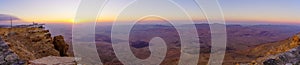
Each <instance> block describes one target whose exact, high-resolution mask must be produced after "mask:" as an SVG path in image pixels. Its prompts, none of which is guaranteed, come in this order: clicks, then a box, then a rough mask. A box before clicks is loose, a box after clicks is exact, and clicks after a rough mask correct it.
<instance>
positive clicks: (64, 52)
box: [53, 35, 69, 56]
mask: <svg viewBox="0 0 300 65" xmlns="http://www.w3.org/2000/svg"><path fill="white" fill-rule="evenodd" d="M53 45H54V48H55V49H56V50H58V51H59V53H60V56H69V54H68V49H69V45H68V44H67V43H66V42H65V40H64V37H63V36H61V35H59V36H55V37H54V38H53Z"/></svg>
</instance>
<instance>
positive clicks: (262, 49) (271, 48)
mask: <svg viewBox="0 0 300 65" xmlns="http://www.w3.org/2000/svg"><path fill="white" fill-rule="evenodd" d="M242 54H245V55H246V56H249V57H255V58H256V59H255V60H253V61H252V62H251V63H248V64H250V65H286V64H288V65H289V64H292V65H299V64H300V59H299V58H300V33H299V34H296V35H294V36H293V37H290V38H288V39H286V40H282V41H279V42H273V43H267V44H262V45H259V46H257V47H255V48H252V49H249V50H247V51H244V52H242Z"/></svg>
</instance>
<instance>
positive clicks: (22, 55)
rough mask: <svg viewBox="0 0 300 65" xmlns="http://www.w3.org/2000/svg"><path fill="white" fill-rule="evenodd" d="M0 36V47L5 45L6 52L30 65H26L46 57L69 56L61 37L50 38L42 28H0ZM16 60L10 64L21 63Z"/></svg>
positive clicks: (66, 46)
mask: <svg viewBox="0 0 300 65" xmlns="http://www.w3.org/2000/svg"><path fill="white" fill-rule="evenodd" d="M0 36H1V39H2V40H3V43H1V45H2V44H3V45H7V50H9V51H11V52H10V53H12V54H15V56H14V57H15V59H17V60H20V61H21V62H26V63H27V64H30V63H28V62H29V61H30V60H38V59H40V58H43V57H48V56H55V57H68V56H69V55H68V52H67V50H68V48H69V45H68V44H67V43H65V41H64V38H63V36H54V37H51V33H50V32H49V30H45V29H43V28H39V27H31V28H26V27H23V28H0ZM1 48H2V47H1ZM1 55H4V53H1ZM1 59H2V58H1ZM17 60H14V61H15V62H14V61H12V62H10V63H21V62H19V61H17ZM47 60H51V59H47ZM52 60H55V59H52ZM5 61H7V60H5ZM72 61H74V60H72ZM0 62H2V60H0ZM74 62H75V61H74ZM33 64H34V63H33Z"/></svg>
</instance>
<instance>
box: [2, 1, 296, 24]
mask: <svg viewBox="0 0 300 65" xmlns="http://www.w3.org/2000/svg"><path fill="white" fill-rule="evenodd" d="M80 1H81V0H0V14H3V15H5V16H2V15H0V17H2V18H0V19H3V18H4V19H5V18H7V16H8V15H10V16H11V17H14V18H16V19H17V20H18V22H33V21H34V22H41V23H72V22H73V20H74V17H75V15H76V12H77V8H78V6H79V4H80ZM131 1H133V0H109V2H108V3H107V5H106V6H105V7H104V9H103V10H102V11H101V13H99V14H98V15H99V17H98V19H97V21H99V22H111V21H113V20H114V18H116V17H117V16H118V14H119V13H120V12H121V10H122V9H124V8H125V7H126V6H127V5H128V3H130V2H131ZM153 1H154V2H157V3H159V2H160V1H161V0H153ZM218 1H219V4H220V6H221V9H222V11H223V14H224V18H225V20H226V22H227V23H279V24H281V23H287V24H296V23H297V24H299V23H300V6H298V5H299V3H300V0H218ZM174 2H176V3H177V4H178V5H180V6H181V7H182V8H184V9H185V11H186V12H187V14H188V15H189V16H190V17H191V18H192V19H193V20H205V16H204V14H203V13H202V11H201V9H200V8H198V7H197V5H196V3H195V2H194V1H193V0H174ZM139 5H141V6H153V5H155V6H164V4H163V3H161V4H139ZM141 9H143V8H141ZM141 9H140V10H139V9H137V10H135V11H133V12H140V11H141ZM157 9H158V10H160V9H161V10H163V9H167V8H163V7H157ZM165 11H166V12H168V13H172V14H170V15H168V16H169V17H175V18H174V19H176V20H180V21H183V22H184V20H185V19H182V18H183V17H181V16H178V15H176V13H174V12H173V11H174V10H165ZM135 15H138V14H130V15H127V16H135ZM8 18H9V17H8ZM121 18H122V17H121ZM123 18H125V19H123V20H124V21H125V20H126V16H125V17H123ZM6 21H7V20H0V24H1V22H2V23H3V22H6Z"/></svg>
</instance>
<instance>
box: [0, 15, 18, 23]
mask: <svg viewBox="0 0 300 65" xmlns="http://www.w3.org/2000/svg"><path fill="white" fill-rule="evenodd" d="M10 19H12V20H21V19H20V18H18V17H15V16H12V15H7V14H0V22H8V21H9V20H10Z"/></svg>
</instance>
